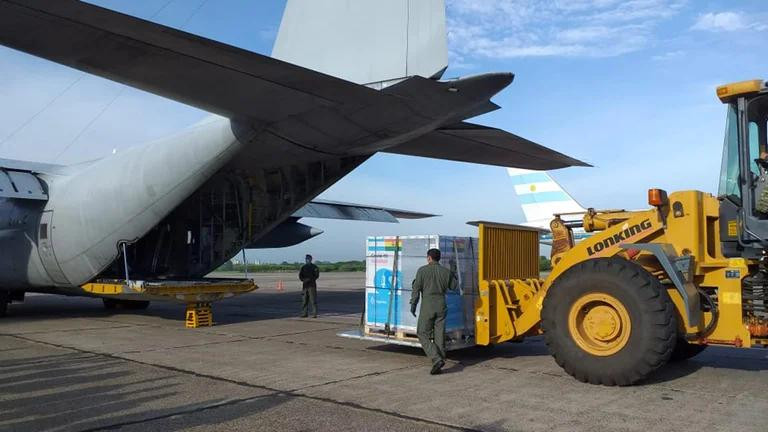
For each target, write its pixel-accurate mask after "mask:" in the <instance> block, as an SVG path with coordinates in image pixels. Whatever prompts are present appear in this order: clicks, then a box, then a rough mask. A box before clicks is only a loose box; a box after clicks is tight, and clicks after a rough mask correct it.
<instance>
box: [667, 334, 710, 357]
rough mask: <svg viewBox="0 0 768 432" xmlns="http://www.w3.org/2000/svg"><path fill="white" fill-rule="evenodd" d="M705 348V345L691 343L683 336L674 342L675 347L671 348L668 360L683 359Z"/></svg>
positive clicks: (697, 353)
mask: <svg viewBox="0 0 768 432" xmlns="http://www.w3.org/2000/svg"><path fill="white" fill-rule="evenodd" d="M705 349H707V346H706V345H699V344H692V343H690V342H688V341H687V340H685V339H683V338H678V339H677V342H676V343H675V348H674V349H673V350H672V356H670V357H669V361H671V362H680V361H685V360H688V359H689V358H692V357H695V356H697V355H699V354H701V352H702V351H704V350H705Z"/></svg>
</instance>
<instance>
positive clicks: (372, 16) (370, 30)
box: [272, 0, 448, 89]
mask: <svg viewBox="0 0 768 432" xmlns="http://www.w3.org/2000/svg"><path fill="white" fill-rule="evenodd" d="M272 57H274V58H277V59H279V60H283V61H286V62H289V63H293V64H296V65H299V66H303V67H306V68H308V69H313V70H316V71H318V72H322V73H325V74H328V75H333V76H335V77H338V78H342V79H345V80H347V81H352V82H355V83H357V84H366V85H369V86H371V87H374V88H379V89H380V88H383V87H386V86H387V85H390V84H392V83H396V82H399V81H401V80H402V79H404V78H406V77H410V76H415V75H419V76H422V77H424V78H439V77H440V76H441V75H442V73H443V72H444V71H445V68H446V67H447V66H448V48H447V34H446V30H445V0H355V1H349V0H327V1H317V0H288V2H287V4H286V6H285V11H284V12H283V19H282V22H281V24H280V29H279V31H278V34H277V39H276V41H275V45H274V47H273V50H272Z"/></svg>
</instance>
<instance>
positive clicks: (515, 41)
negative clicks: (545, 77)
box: [448, 0, 684, 61]
mask: <svg viewBox="0 0 768 432" xmlns="http://www.w3.org/2000/svg"><path fill="white" fill-rule="evenodd" d="M683 5H684V1H683V0H678V1H672V2H668V1H663V0H629V1H622V0H496V1H490V0H486V1H478V0H448V19H449V22H448V27H449V43H450V47H451V52H452V54H454V57H456V56H461V58H463V59H465V61H466V59H468V58H472V57H486V58H513V57H544V56H566V57H577V56H578V57H610V56H616V55H621V54H625V53H629V52H633V51H638V50H641V49H643V48H645V47H647V46H648V45H650V44H651V43H652V42H653V30H654V28H655V25H656V24H657V23H658V22H660V21H661V20H663V19H666V18H669V17H671V16H673V15H675V14H676V13H677V12H678V11H679V10H680V9H681V8H682V6H683Z"/></svg>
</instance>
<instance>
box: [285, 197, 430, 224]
mask: <svg viewBox="0 0 768 432" xmlns="http://www.w3.org/2000/svg"><path fill="white" fill-rule="evenodd" d="M292 216H293V217H296V218H303V217H312V218H321V219H345V220H359V221H371V222H390V223H397V220H398V219H424V218H429V217H433V216H436V215H433V214H429V213H419V212H412V211H408V210H398V209H391V208H386V207H374V206H365V205H360V204H351V203H344V202H338V201H326V200H314V201H311V202H309V203H308V204H307V205H305V206H304V207H302V208H300V209H299V210H298V211H297V212H295V213H294V214H293V215H292Z"/></svg>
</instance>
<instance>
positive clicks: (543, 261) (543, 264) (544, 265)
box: [539, 256, 552, 271]
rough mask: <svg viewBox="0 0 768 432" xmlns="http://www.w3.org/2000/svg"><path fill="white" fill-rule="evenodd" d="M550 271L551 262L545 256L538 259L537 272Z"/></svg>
mask: <svg viewBox="0 0 768 432" xmlns="http://www.w3.org/2000/svg"><path fill="white" fill-rule="evenodd" d="M549 270H552V261H550V260H549V258H547V257H545V256H540V257H539V271H549Z"/></svg>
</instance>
